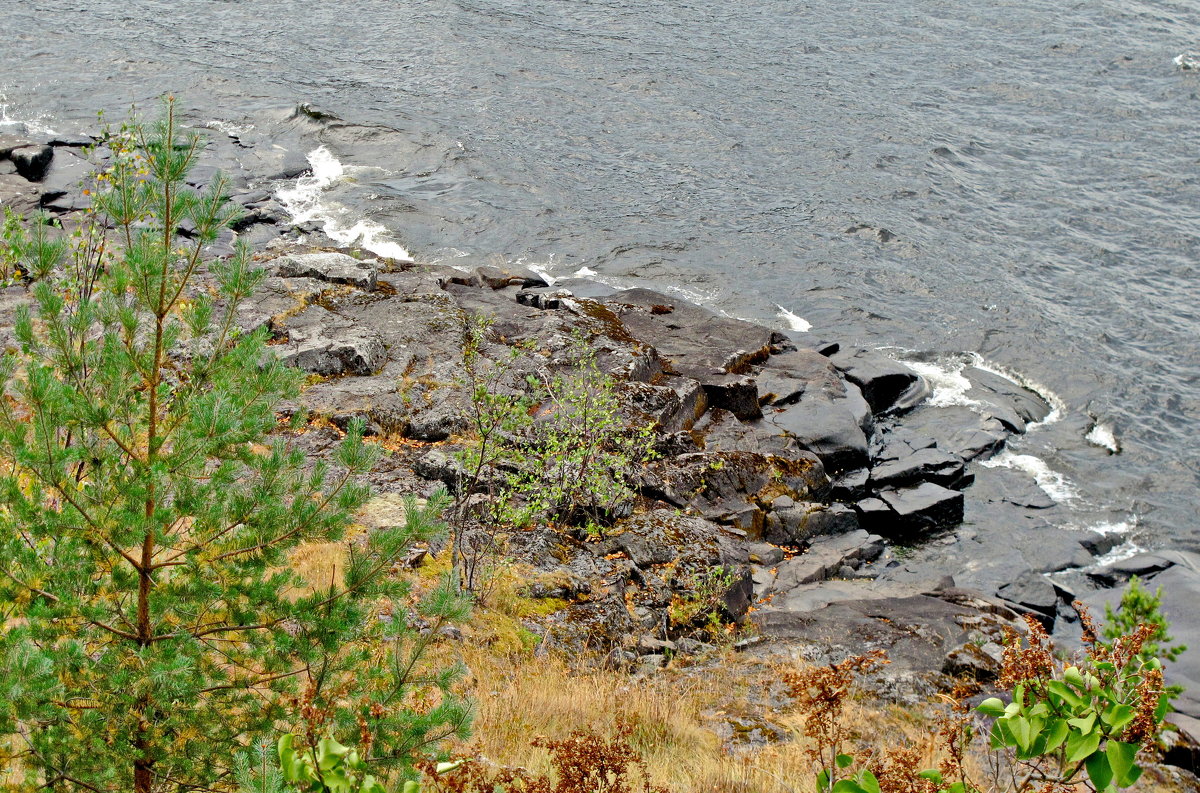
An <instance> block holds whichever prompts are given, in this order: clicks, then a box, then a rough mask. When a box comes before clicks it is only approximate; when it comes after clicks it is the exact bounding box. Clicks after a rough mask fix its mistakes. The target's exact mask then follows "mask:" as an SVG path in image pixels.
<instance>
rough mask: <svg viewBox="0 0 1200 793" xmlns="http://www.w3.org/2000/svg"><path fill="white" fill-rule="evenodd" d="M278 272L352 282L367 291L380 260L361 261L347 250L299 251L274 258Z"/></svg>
mask: <svg viewBox="0 0 1200 793" xmlns="http://www.w3.org/2000/svg"><path fill="white" fill-rule="evenodd" d="M275 272H276V274H277V275H280V276H282V277H284V278H317V279H319V280H321V281H328V282H330V283H333V284H349V285H351V286H356V287H358V288H359V289H365V290H367V291H368V292H370V291H373V290H374V289H375V285H376V283H377V279H378V277H379V268H378V262H377V261H376V260H374V259H369V260H365V261H360V260H359V259H355V258H354V257H353V256H347V255H346V254H344V253H299V254H292V255H290V256H282V257H280V258H278V259H276V260H275Z"/></svg>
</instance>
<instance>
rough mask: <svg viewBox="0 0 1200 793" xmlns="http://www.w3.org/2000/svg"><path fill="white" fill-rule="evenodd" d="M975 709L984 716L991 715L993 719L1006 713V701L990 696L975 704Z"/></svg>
mask: <svg viewBox="0 0 1200 793" xmlns="http://www.w3.org/2000/svg"><path fill="white" fill-rule="evenodd" d="M975 710H977V711H979V712H980V713H982V714H983V715H984V716H991V717H992V718H993V719H995V718H999V717H1001V716H1003V715H1004V703H1003V702H1001V701H1000V700H999V699H997V698H996V697H988V698H987V699H985V700H984V701H983V702H980V703H979V704H978V705H976V706H975Z"/></svg>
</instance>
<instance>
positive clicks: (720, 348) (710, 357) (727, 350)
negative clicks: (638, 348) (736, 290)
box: [604, 289, 783, 373]
mask: <svg viewBox="0 0 1200 793" xmlns="http://www.w3.org/2000/svg"><path fill="white" fill-rule="evenodd" d="M604 304H605V305H607V306H608V307H609V308H610V309H611V311H612V312H613V313H614V314H615V315H616V317H617V318H618V319H619V320H620V321H621V323H622V324H623V325H624V326H625V328H626V329H627V330H628V333H629V334H631V335H632V336H633V338H635V339H637V340H639V341H641V342H644V343H646V344H650V345H653V346H654V347H655V348H657V349H658V351H659V354H660V355H662V357H663V358H665V359H667V360H668V361H670V362H671V363H672V364H674V365H675V366H676V367H683V366H686V367H700V368H716V369H720V370H722V371H724V372H729V373H737V372H743V371H745V369H746V367H747V366H749V365H750V364H753V363H757V362H760V361H763V360H765V359H766V358H767V356H768V355H769V354H770V352H771V347H772V345H774V344H776V343H778V342H780V341H782V340H783V336H781V335H780V334H778V333H776V332H775V331H772V330H769V329H767V328H763V327H761V326H759V325H754V324H752V323H749V322H744V321H742V320H738V319H730V318H728V317H722V316H720V315H719V314H716V313H714V312H712V311H709V310H708V309H705V308H701V307H700V306H696V305H692V304H690V303H685V302H682V301H679V300H676V299H673V298H670V297H667V296H666V295H662V294H659V293H658V292H652V291H650V290H648V289H627V290H625V291H623V292H618V293H617V294H615V295H613V296H611V297H608V298H605V300H604Z"/></svg>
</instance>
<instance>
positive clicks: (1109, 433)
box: [1084, 421, 1121, 454]
mask: <svg viewBox="0 0 1200 793" xmlns="http://www.w3.org/2000/svg"><path fill="white" fill-rule="evenodd" d="M1084 437H1085V438H1086V439H1087V442H1088V443H1091V444H1094V445H1096V446H1099V447H1101V448H1104V449H1108V450H1109V451H1110V452H1112V453H1113V454H1118V453H1119V452H1120V451H1121V444H1120V442H1119V441H1118V440H1117V436H1116V435H1115V434H1113V429H1112V427H1110V426H1108V425H1107V424H1101V423H1100V422H1098V421H1097V422H1096V423H1095V424H1093V425H1092V428H1091V429H1090V430H1088V433H1087V435H1085V436H1084Z"/></svg>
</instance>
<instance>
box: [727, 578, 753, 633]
mask: <svg viewBox="0 0 1200 793" xmlns="http://www.w3.org/2000/svg"><path fill="white" fill-rule="evenodd" d="M752 605H754V579H753V578H752V577H751V575H750V570H749V568H743V569H742V570H741V571H740V572H739V573H738V574H737V575H735V577H734V580H733V583H732V584H730V586H729V588H728V589H726V590H725V593H724V594H723V595H722V596H721V606H722V610H723V611H724V616H725V618H726V619H729V620H732V621H733V622H737V623H741V621H742V620H744V619H745V618H746V615H747V614H749V613H750V607H751V606H752Z"/></svg>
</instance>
